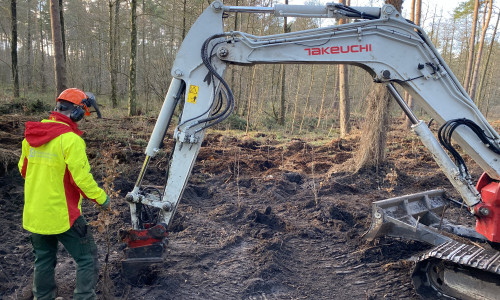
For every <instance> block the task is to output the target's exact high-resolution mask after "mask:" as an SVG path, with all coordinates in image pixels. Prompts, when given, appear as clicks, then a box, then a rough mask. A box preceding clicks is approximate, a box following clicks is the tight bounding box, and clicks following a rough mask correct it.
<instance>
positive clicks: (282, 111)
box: [278, 0, 290, 125]
mask: <svg viewBox="0 0 500 300" xmlns="http://www.w3.org/2000/svg"><path fill="white" fill-rule="evenodd" d="M285 4H288V0H285ZM287 32H290V30H289V28H288V24H287V18H286V17H285V18H283V33H287ZM285 83H286V68H285V64H281V98H280V100H281V101H280V114H279V117H278V124H280V125H285V111H286V109H285V104H286V103H285V102H286V94H285V92H286V84H285Z"/></svg>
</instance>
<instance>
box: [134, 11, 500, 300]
mask: <svg viewBox="0 0 500 300" xmlns="http://www.w3.org/2000/svg"><path fill="white" fill-rule="evenodd" d="M232 12H237V13H267V14H274V15H276V16H278V17H287V16H289V17H309V18H353V19H357V20H359V21H358V22H353V23H348V24H343V25H336V26H329V27H322V28H315V29H309V30H303V31H297V32H290V33H284V34H275V35H268V36H256V35H251V34H248V33H245V32H241V31H230V32H226V31H224V24H223V20H224V16H225V15H226V14H227V13H232ZM276 63H280V64H282V63H290V64H350V65H355V66H359V67H361V68H363V69H364V70H366V71H367V72H368V73H369V74H371V75H372V77H373V79H374V81H375V82H377V83H380V84H384V85H385V86H386V87H387V88H388V90H389V92H390V93H391V94H392V95H393V96H394V98H395V99H396V101H397V102H398V104H399V105H400V106H401V108H402V109H403V111H404V112H405V113H406V115H407V116H408V117H409V118H410V120H411V121H412V123H413V126H412V128H413V131H414V132H415V133H416V134H417V135H418V136H419V138H420V139H421V141H422V143H423V144H424V145H425V146H426V147H427V148H428V149H429V151H430V152H431V153H432V156H433V157H434V159H435V160H436V162H437V163H438V165H439V166H440V167H441V169H442V171H443V172H444V173H445V174H446V176H447V178H448V179H449V180H450V182H451V183H452V185H453V186H454V187H455V188H456V190H457V191H458V193H459V194H460V196H461V197H462V198H463V200H464V202H465V204H466V205H467V206H468V207H469V209H470V211H471V213H473V214H474V215H475V216H476V218H477V220H478V226H477V231H478V233H476V232H474V231H473V230H468V229H464V228H462V227H457V226H453V225H452V224H448V223H446V226H447V227H449V228H451V229H450V231H451V233H452V234H461V235H465V236H468V237H474V238H478V239H482V240H486V239H487V240H489V241H491V242H496V243H498V242H500V196H499V195H500V193H498V192H497V191H498V190H500V189H499V184H498V181H499V180H500V161H499V158H500V144H499V142H500V136H499V135H498V133H497V132H496V131H495V130H494V129H493V128H492V127H491V126H490V125H489V123H488V122H487V120H486V119H485V117H484V116H483V115H482V114H481V112H480V111H479V110H478V108H477V107H476V106H475V104H474V102H473V101H472V100H471V99H470V97H469V96H468V95H467V93H466V92H465V90H464V89H463V88H462V86H461V85H460V82H459V81H458V80H457V78H456V77H455V76H454V74H453V72H452V71H451V69H450V68H449V67H448V66H447V64H446V63H445V61H444V60H443V58H442V57H441V56H440V55H439V53H438V51H437V50H436V49H435V47H434V46H433V44H432V42H431V41H430V39H429V38H428V37H427V35H426V34H425V33H424V32H423V30H422V29H421V28H420V27H418V26H416V25H414V24H412V23H411V22H409V21H407V20H405V19H404V18H403V17H402V16H401V14H400V13H399V12H398V11H397V10H396V9H395V8H394V7H393V6H391V5H384V6H383V7H381V8H373V7H348V6H344V5H342V4H336V3H328V4H327V5H326V6H310V5H276V6H274V7H237V6H224V5H223V3H222V2H220V1H215V2H213V3H212V4H211V5H210V6H209V7H208V8H207V9H206V10H205V11H204V12H203V13H202V14H201V15H200V17H199V18H198V19H197V21H196V22H195V23H194V24H193V26H192V28H191V30H190V31H189V33H188V34H187V36H186V38H185V40H184V41H183V43H182V45H181V46H180V48H179V52H178V54H177V56H176V59H175V62H174V64H173V68H172V76H173V79H172V83H171V86H170V88H169V91H168V94H167V96H166V99H165V102H164V104H163V107H162V109H161V111H160V114H159V117H158V121H157V123H156V125H155V128H154V130H153V133H152V135H151V139H150V141H149V144H148V146H147V148H146V159H145V162H144V165H143V168H142V170H141V172H140V174H139V178H138V180H137V183H136V185H135V187H134V189H133V191H132V192H130V193H129V194H128V195H127V198H126V199H127V201H128V202H129V204H130V211H131V221H132V227H133V230H132V231H131V232H133V234H129V235H128V236H127V235H126V237H125V239H126V240H127V241H129V247H130V248H139V247H138V246H137V243H135V244H134V241H136V239H137V237H140V239H141V242H140V243H139V245H140V247H150V248H151V249H162V248H161V247H158V244H159V243H161V242H162V238H163V237H164V236H165V235H166V232H163V231H161V230H160V231H161V232H160V233H161V234H160V235H158V234H156V235H154V232H156V231H154V230H152V228H157V227H155V226H157V225H158V224H161V226H163V227H164V228H165V229H168V226H169V224H170V223H171V221H172V218H173V216H174V214H175V211H176V209H177V205H178V203H179V201H180V198H181V196H182V193H183V191H184V188H185V186H186V183H187V181H188V178H189V175H190V173H191V170H192V168H193V165H194V162H195V160H196V157H197V155H198V152H199V150H200V147H201V143H202V141H203V138H204V135H205V131H206V129H207V128H209V127H210V126H213V125H215V124H218V123H220V122H222V121H223V120H224V119H225V118H227V117H228V116H229V115H230V114H231V112H232V110H233V108H234V103H235V99H234V96H233V94H232V92H231V88H230V87H229V85H228V84H227V82H226V81H225V80H224V74H225V71H226V69H227V67H228V66H230V65H232V64H237V65H244V66H251V65H254V64H276ZM395 84H397V85H399V86H400V87H402V88H403V89H405V90H406V91H408V93H409V94H410V95H412V97H413V99H415V100H416V102H417V103H418V104H419V106H420V107H422V108H423V109H424V110H425V111H426V112H427V113H428V114H429V115H430V116H431V117H432V118H433V119H435V120H436V121H437V122H438V123H440V124H442V125H443V126H442V128H441V129H440V132H439V135H438V139H439V141H438V139H437V138H436V137H435V136H434V134H433V133H432V132H431V130H430V129H429V128H428V127H427V125H426V124H425V122H423V121H422V120H420V119H419V118H418V117H417V116H416V115H415V114H414V112H413V111H412V110H411V109H410V108H409V107H408V106H407V105H406V103H405V102H404V100H403V99H402V97H401V96H400V95H399V93H398V91H397V89H396V88H395ZM179 101H184V107H183V111H182V115H181V117H180V118H179V121H178V124H177V125H176V127H175V130H174V142H175V145H174V149H173V150H172V154H171V158H170V165H169V168H168V174H167V182H166V185H165V188H164V190H163V191H158V190H155V192H151V190H148V189H147V188H143V187H142V179H143V177H144V174H145V171H146V169H147V166H148V164H149V161H150V159H151V158H152V157H154V156H155V155H156V153H157V152H158V150H159V149H160V147H161V146H160V145H161V144H162V141H163V139H164V136H165V132H166V130H167V128H168V127H169V125H170V122H171V119H172V115H173V112H174V109H175V107H176V105H177V104H178V103H179ZM451 136H453V139H454V141H456V142H457V143H458V144H459V145H460V147H461V148H462V149H463V150H464V151H465V152H466V153H467V154H468V155H469V156H470V157H471V158H472V159H473V160H474V161H476V162H477V164H478V165H479V166H480V167H481V168H482V169H483V170H484V172H485V174H484V175H483V177H484V178H483V179H482V181H480V183H481V184H478V185H477V186H474V185H473V183H472V180H471V177H470V175H469V174H468V172H467V168H466V166H465V164H464V163H463V160H461V156H460V155H459V153H458V152H457V151H455V150H454V149H453V145H451ZM441 145H443V147H445V149H446V150H448V151H449V152H450V153H452V157H453V159H452V158H450V156H449V155H448V154H447V152H446V151H445V150H444V149H443V147H442V146H441ZM439 193H440V192H438V193H437V194H436V192H424V193H421V194H418V195H410V196H406V197H402V198H395V199H388V200H383V201H381V202H378V203H374V216H373V224H374V225H372V227H371V229H370V231H369V232H368V233H367V234H366V237H367V238H369V239H374V238H376V237H378V236H380V235H392V236H400V237H406V238H410V239H417V240H422V241H425V242H429V243H431V244H435V245H438V246H439V245H442V244H444V243H450V242H453V239H452V238H450V237H448V236H447V235H446V236H445V235H442V234H440V233H439V232H438V230H437V229H436V228H435V227H436V225H435V223H436V220H438V219H439V213H440V209H441V207H442V206H443V205H444V204H443V201H444V200H442V198H443V196H442V195H441V194H439ZM436 195H437V196H436ZM486 195H487V196H486ZM485 196H486V197H485ZM483 198H486V199H487V200H485V199H483ZM144 206H149V207H154V208H155V209H157V210H158V215H159V218H158V219H157V220H155V221H154V222H153V223H152V224H150V223H147V222H145V221H144V220H142V219H141V217H140V215H141V210H142V208H143V207H144ZM441 219H442V218H441ZM423 220H425V221H426V222H427V223H426V224H424V222H422V221H423ZM146 223H147V224H146ZM439 223H441V224H440V225H439V226H441V225H442V222H439ZM155 230H156V229H155ZM457 247H458V246H457ZM144 249H149V248H141V249H140V250H139V249H135V250H134V249H131V251H130V253H132V254H131V257H130V259H136V260H139V261H141V262H143V261H144V258H142V257H140V256H141V254H144V253H150V252H149V251H145V250H144ZM154 253H155V255H156V254H157V253H158V252H154ZM495 253H496V252H495ZM497 254H498V253H496V254H494V255H497ZM138 256H139V257H138ZM157 256H158V255H156V257H155V258H154V259H153V261H155V260H156V259H157ZM130 259H129V263H130ZM426 259H427V258H424V259H423V261H425V260H426ZM491 259H492V260H494V259H493V258H491ZM495 259H496V258H495ZM455 263H458V265H460V262H455ZM495 263H496V262H495ZM447 264H448V263H447ZM455 267H456V266H455ZM467 267H469V266H467ZM470 267H471V268H474V266H470ZM424 269H425V268H424ZM481 272H490V273H491V274H495V276H497V275H498V274H500V271H499V270H498V268H497V269H482V270H481ZM472 276H473V277H474V274H473V275H472ZM433 278H436V277H433ZM430 281H432V280H430ZM430 281H427V282H430ZM434 281H436V280H434ZM451 289H454V288H451ZM498 291H500V290H498ZM440 293H444V294H446V291H444V292H440ZM489 293H491V285H488V288H487V292H486V293H485V294H484V295H486V296H485V297H486V298H485V299H487V298H488V295H489ZM450 295H453V293H450ZM484 295H483V296H484Z"/></svg>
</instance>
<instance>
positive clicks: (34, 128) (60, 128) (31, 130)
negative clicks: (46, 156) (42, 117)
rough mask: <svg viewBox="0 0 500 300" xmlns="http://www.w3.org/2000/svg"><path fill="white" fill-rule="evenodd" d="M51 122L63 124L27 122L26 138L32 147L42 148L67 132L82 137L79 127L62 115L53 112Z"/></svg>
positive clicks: (50, 117)
mask: <svg viewBox="0 0 500 300" xmlns="http://www.w3.org/2000/svg"><path fill="white" fill-rule="evenodd" d="M49 120H51V121H58V122H63V123H65V124H61V123H57V122H47V121H45V122H26V131H25V132H24V137H25V138H26V141H28V143H29V144H30V145H31V146H32V147H40V146H41V145H43V144H46V143H48V142H50V141H51V140H53V139H54V138H56V137H58V136H60V135H61V134H63V133H66V132H74V133H76V134H78V135H82V133H83V132H82V131H80V130H79V129H78V125H77V124H76V123H75V122H73V121H71V119H70V118H69V117H67V116H65V115H63V114H61V113H58V112H52V113H51V114H50V116H49Z"/></svg>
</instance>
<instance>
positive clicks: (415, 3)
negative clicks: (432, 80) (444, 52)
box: [403, 0, 422, 128]
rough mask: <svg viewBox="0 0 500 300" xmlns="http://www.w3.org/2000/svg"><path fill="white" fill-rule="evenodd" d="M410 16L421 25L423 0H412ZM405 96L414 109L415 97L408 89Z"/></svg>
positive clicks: (405, 117)
mask: <svg viewBox="0 0 500 300" xmlns="http://www.w3.org/2000/svg"><path fill="white" fill-rule="evenodd" d="M410 17H411V19H410V20H411V21H413V22H414V23H415V25H417V26H420V20H421V17H422V0H412V2H411V16H410ZM405 96H406V97H405V98H406V102H407V103H408V107H410V109H413V107H414V106H415V105H414V104H413V98H412V97H411V95H410V94H408V93H407V92H406V91H405ZM403 116H404V119H405V122H404V124H403V126H404V127H405V128H410V127H411V125H412V123H411V121H410V119H408V117H407V116H406V114H405V113H403Z"/></svg>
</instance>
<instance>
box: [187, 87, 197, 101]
mask: <svg viewBox="0 0 500 300" xmlns="http://www.w3.org/2000/svg"><path fill="white" fill-rule="evenodd" d="M199 89H200V88H199V87H198V86H197V85H190V86H189V92H188V97H187V102H189V103H193V104H196V99H197V98H198V90H199Z"/></svg>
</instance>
